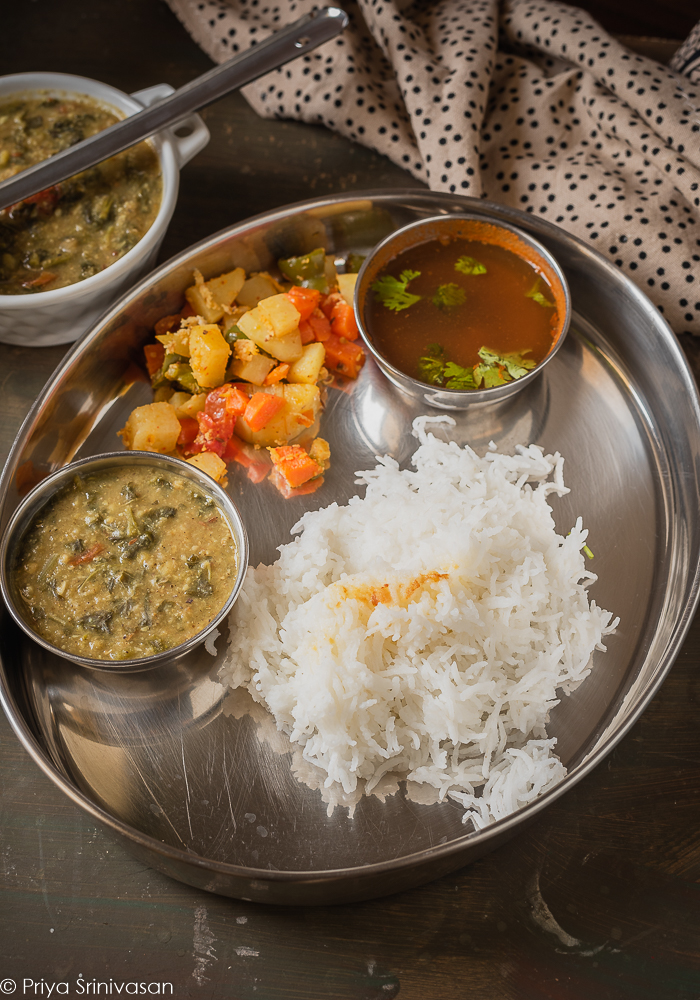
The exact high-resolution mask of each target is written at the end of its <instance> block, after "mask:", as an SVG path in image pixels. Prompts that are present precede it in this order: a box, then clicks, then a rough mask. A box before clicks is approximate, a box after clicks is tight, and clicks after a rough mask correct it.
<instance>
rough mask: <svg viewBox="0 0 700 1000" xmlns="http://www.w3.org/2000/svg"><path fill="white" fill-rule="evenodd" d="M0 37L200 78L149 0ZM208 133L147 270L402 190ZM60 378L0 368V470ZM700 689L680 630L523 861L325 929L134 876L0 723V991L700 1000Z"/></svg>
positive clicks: (197, 59) (282, 148)
mask: <svg viewBox="0 0 700 1000" xmlns="http://www.w3.org/2000/svg"><path fill="white" fill-rule="evenodd" d="M582 6H584V7H588V8H589V9H590V10H592V11H593V12H594V13H595V14H596V16H598V17H599V18H600V19H601V20H602V21H603V23H604V25H605V26H606V27H608V28H609V29H610V30H612V31H616V32H621V33H625V34H636V35H641V34H646V35H650V34H651V35H658V36H660V37H662V38H673V37H676V38H680V37H683V35H684V33H685V32H687V31H688V30H689V29H690V27H691V26H692V23H693V20H694V18H695V17H696V16H697V15H698V13H700V11H699V9H698V5H697V0H674V2H671V3H669V4H663V5H661V4H659V3H657V2H656V0H647V2H646V3H645V2H639V3H637V4H634V5H633V4H631V3H630V2H629V0H617V2H606V3H605V4H604V3H602V2H596V3H593V2H591V3H583V4H582ZM631 8H634V11H633V12H632V10H631ZM2 25H3V29H4V31H3V36H4V45H3V72H5V73H14V72H21V71H26V70H33V69H47V70H59V71H64V72H71V73H79V74H83V75H85V76H90V77H97V78H99V79H102V80H105V81H107V82H108V83H112V84H114V85H115V86H117V87H119V88H120V89H122V90H126V91H135V90H138V89H140V88H143V87H146V86H148V85H151V84H154V83H158V82H161V81H167V82H168V83H171V84H173V85H175V86H179V85H181V84H183V83H185V82H186V81H187V80H189V79H191V78H192V77H194V76H196V75H197V74H199V73H201V72H203V71H205V70H206V69H207V68H208V67H209V65H210V63H209V60H208V59H207V57H206V56H205V55H203V54H202V53H201V52H200V50H199V49H198V48H197V47H196V45H195V44H194V43H193V42H192V41H191V40H190V38H189V37H188V36H187V35H186V33H185V32H184V30H183V29H182V28H181V26H180V25H179V23H178V22H177V20H176V19H175V17H174V16H173V15H172V14H171V13H170V11H169V10H168V8H167V7H166V6H165V4H164V3H162V2H160V0H120V2H117V3H114V2H113V0H112V2H110V0H91V2H90V3H87V2H86V0H62V2H61V3H58V4H57V3H55V2H54V3H49V2H48V0H32V2H29V0H24V2H23V3H18V4H15V5H14V9H12V10H10V9H9V5H5V10H4V11H3V15H2ZM204 117H205V118H206V120H207V123H208V125H209V128H210V129H211V132H212V141H211V144H210V146H209V147H208V148H207V149H206V150H205V151H204V152H203V153H202V154H200V155H199V156H198V157H197V158H196V159H195V160H194V161H193V162H192V163H191V164H189V165H188V166H187V167H186V168H185V170H184V171H183V174H182V186H181V195H180V200H179V204H178V208H177V211H176V213H175V217H174V219H173V222H172V225H171V227H170V231H169V234H168V236H167V238H166V241H165V245H164V248H163V258H166V257H168V256H170V255H172V254H173V253H175V252H177V251H179V250H180V249H182V248H183V247H185V246H187V245H188V244H190V243H193V242H194V241H196V240H198V239H200V238H201V237H204V236H206V235H208V234H209V233H211V232H212V231H214V230H217V229H220V228H222V227H224V226H227V225H229V224H231V223H234V222H236V221H237V220H240V219H243V218H245V217H246V216H249V215H252V214H254V213H257V212H261V211H265V210H268V209H271V208H273V207H275V206H278V205H282V204H284V203H286V202H292V201H296V200H299V199H302V198H305V197H308V196H310V195H315V194H319V195H320V194H324V193H326V192H334V191H345V190H347V191H350V190H357V189H362V188H369V187H374V188H377V187H391V186H404V185H406V184H407V183H413V182H412V181H411V179H410V178H409V177H408V176H407V175H405V174H404V173H403V172H402V171H401V170H399V169H398V168H395V167H393V166H392V165H391V164H390V163H389V162H387V161H386V160H384V159H383V158H381V157H379V156H377V155H375V154H373V153H371V152H369V151H367V150H365V149H362V148H360V147H358V146H354V145H352V144H351V143H349V142H347V141H345V140H343V139H341V138H339V137H337V136H335V135H332V134H331V133H329V132H327V131H325V130H323V129H320V128H314V127H311V126H305V125H300V124H296V123H292V122H267V121H260V120H259V119H257V118H256V116H255V115H254V114H253V113H252V112H251V111H250V110H249V108H248V107H247V105H246V103H245V101H244V100H243V99H242V98H241V97H240V96H239V95H234V96H231V97H228V98H226V99H225V100H222V101H220V102H219V103H218V104H217V105H215V106H213V107H211V108H210V109H208V110H207V111H205V112H204ZM690 346H691V347H692V345H690ZM691 353H694V352H691ZM62 354H63V349H61V348H53V349H43V350H38V349H22V348H14V347H5V346H3V348H2V369H1V372H2V380H1V383H0V386H1V391H2V407H3V408H2V414H3V419H2V422H1V424H0V453H1V454H2V455H3V456H5V455H6V454H7V451H8V449H9V447H10V445H11V442H12V439H13V437H14V434H15V432H16V430H17V428H18V427H19V424H20V422H21V420H22V418H23V416H24V414H25V412H26V411H27V409H28V407H29V405H30V403H31V401H32V400H33V399H34V398H35V396H36V395H37V393H38V392H39V391H40V389H41V387H42V384H43V383H44V381H45V379H46V378H47V377H48V376H49V374H50V372H51V371H52V369H53V368H54V366H55V365H56V364H57V363H58V361H59V360H60V358H61V356H62ZM699 667H700V620H698V619H696V621H695V623H694V625H693V627H692V628H691V631H690V634H689V636H688V638H687V641H686V643H685V645H684V647H683V650H682V652H681V654H680V656H679V658H678V660H677V663H676V665H675V666H674V668H673V670H672V672H671V674H670V676H669V678H668V680H667V681H666V683H665V685H664V687H663V689H662V690H661V692H660V694H659V695H658V696H657V697H656V699H655V700H654V701H653V703H652V704H651V706H650V707H649V709H648V711H647V712H646V714H645V715H644V716H643V718H642V719H641V721H640V722H639V723H638V724H637V726H636V727H635V728H634V729H633V730H632V732H631V733H630V735H629V736H628V737H627V738H626V739H625V740H624V741H623V742H622V743H621V744H620V745H619V747H618V748H617V749H616V750H615V751H614V753H612V754H611V756H610V757H609V758H608V759H607V760H606V762H605V763H604V764H602V765H601V766H600V767H599V768H598V769H597V770H596V771H595V772H594V773H593V774H592V775H590V776H589V777H588V778H587V779H585V780H584V781H582V782H581V783H580V784H579V785H578V786H576V787H575V788H574V789H573V790H572V791H571V792H569V794H568V795H566V796H565V797H564V798H563V800H561V801H559V802H557V803H556V804H555V805H553V806H552V807H551V808H550V809H549V810H548V811H547V812H546V813H545V814H544V815H543V816H542V817H541V818H540V819H539V820H538V821H537V822H536V823H534V824H533V825H532V826H531V827H529V829H528V830H527V831H526V832H525V833H523V834H521V835H520V836H519V838H518V839H516V840H514V841H511V842H510V843H509V844H508V845H507V846H505V847H503V848H501V849H500V850H498V851H496V852H494V853H492V854H491V855H489V856H487V857H485V858H484V859H483V860H481V861H479V862H477V863H476V864H473V865H471V866H470V867H468V868H466V869H464V870H463V871H460V872H459V873H458V874H456V875H454V876H450V877H448V878H444V879H442V880H441V881H438V882H435V883H433V884H431V885H428V886H426V887H424V888H422V889H417V890H415V891H412V892H407V893H404V894H402V895H399V896H395V897H392V898H388V899H383V900H378V901H375V902H369V903H364V904H357V905H353V906H345V907H335V908H327V909H278V908H266V907H263V906H256V905H254V904H247V903H241V902H236V901H232V900H227V899H223V898H220V897H217V896H212V895H207V894H205V893H202V892H198V891H196V890H193V889H189V888H188V887H186V886H183V885H180V884H179V883H177V882H174V881H170V880H169V879H168V878H166V877H165V876H161V875H159V874H158V873H156V872H154V871H152V870H150V869H148V868H147V867H145V866H144V865H143V864H142V863H140V862H138V861H135V860H134V859H133V858H132V857H131V856H130V855H129V854H128V853H127V852H126V851H125V850H124V849H123V848H122V847H121V846H120V845H118V844H117V843H115V842H114V841H113V840H112V839H111V837H110V836H109V835H108V834H107V833H105V832H104V831H103V830H102V829H101V828H99V827H95V825H94V824H93V823H92V822H91V820H90V819H89V818H88V817H87V816H86V815H84V814H83V813H82V812H81V811H79V810H78V809H76V808H75V807H74V806H73V805H72V804H71V803H70V802H69V801H68V800H67V799H66V798H64V796H63V795H62V794H61V793H60V792H59V791H58V790H57V789H56V788H55V787H54V786H53V785H52V784H51V783H50V782H49V781H48V780H47V779H46V778H45V777H44V776H43V775H42V774H41V772H40V771H39V770H38V768H37V767H36V766H35V765H34V763H33V762H32V761H31V760H30V759H29V757H28V756H27V754H26V753H25V752H24V750H23V749H22V748H21V747H20V745H19V743H18V741H17V739H16V738H15V736H14V734H13V733H12V731H11V729H10V727H9V725H8V723H7V722H6V720H5V719H4V717H2V718H0V871H1V873H2V875H1V881H0V991H3V990H5V989H6V990H7V991H8V995H9V991H10V990H11V986H9V985H8V986H6V987H5V986H4V983H3V981H4V980H5V979H7V978H11V979H13V980H15V981H16V983H17V989H16V992H15V994H14V995H15V996H20V995H21V996H29V995H31V996H43V997H46V996H47V995H48V993H49V987H50V986H51V985H52V984H61V983H64V982H65V983H68V987H67V989H68V990H69V993H70V995H72V996H76V995H94V994H95V992H96V988H95V987H94V986H93V985H92V983H93V981H98V982H103V983H109V981H110V980H112V981H113V983H114V984H122V983H133V982H143V983H152V984H156V983H158V982H170V983H172V984H173V995H174V996H177V997H188V996H201V997H220V996H221V997H231V998H235V1000H253V998H256V997H259V998H261V1000H268V998H269V1000H272V998H275V1000H277V998H285V1000H286V998H308V1000H333V998H339V1000H340V998H342V1000H375V998H376V1000H379V998H381V997H384V998H389V997H395V996H398V995H400V996H401V997H402V1000H455V998H463V997H464V998H470V1000H500V998H514V1000H529V998H532V1000H545V998H547V1000H549V998H551V1000H555V998H556V1000H590V998H593V997H595V998H596V1000H622V998H630V1000H646V998H648V1000H666V998H668V1000H697V998H698V997H700V884H699V882H700V727H699V726H698V694H699V684H700V680H699ZM81 976H82V985H81V981H80V979H79V977H81ZM65 989H66V987H63V986H55V987H54V990H53V994H52V995H53V996H56V995H57V993H58V991H59V990H61V991H64V990H65ZM124 989H125V988H124V987H123V991H124ZM115 993H116V986H115V987H114V988H113V993H112V995H114V994H115ZM101 995H105V989H104V988H103V990H102V994H101Z"/></svg>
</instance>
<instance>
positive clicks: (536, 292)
mask: <svg viewBox="0 0 700 1000" xmlns="http://www.w3.org/2000/svg"><path fill="white" fill-rule="evenodd" d="M541 281H542V279H541V278H538V279H537V281H536V282H535V284H534V285H533V286H532V288H531V289H530V291H529V292H525V297H526V298H528V299H532V300H533V301H534V302H536V303H537V305H538V306H544V308H545V309H553V308H554V303H553V302H550V301H549V299H548V298H547V297H546V295H544V293H543V292H541V291H540V283H541Z"/></svg>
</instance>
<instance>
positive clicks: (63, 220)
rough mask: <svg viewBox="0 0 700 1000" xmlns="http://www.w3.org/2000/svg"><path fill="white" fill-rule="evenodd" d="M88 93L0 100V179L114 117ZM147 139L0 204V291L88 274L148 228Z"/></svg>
mask: <svg viewBox="0 0 700 1000" xmlns="http://www.w3.org/2000/svg"><path fill="white" fill-rule="evenodd" d="M118 120H119V119H118V118H117V117H116V115H114V114H112V113H111V112H109V111H107V110H105V108H103V107H101V106H100V105H99V104H96V103H93V102H90V101H88V100H80V101H76V100H68V99H58V98H55V97H43V98H42V97H37V98H31V99H26V100H24V99H23V100H19V99H18V100H14V101H12V102H11V103H8V104H4V105H0V181H4V180H7V179H8V178H9V177H13V176H14V175H15V174H17V173H19V171H21V170H24V169H26V168H27V167H31V166H33V165H34V164H35V163H39V161H41V160H45V159H47V157H49V156H53V155H54V154H55V153H59V152H61V150H63V149H67V148H68V146H72V145H74V144H75V143H76V142H80V141H81V140H82V139H87V138H89V137H90V136H91V135H94V134H95V133H96V132H100V131H102V129H105V128H108V127H109V126H110V125H114V124H115V123H116V122H117V121H118ZM161 189H162V184H161V174H160V164H159V163H158V157H157V155H156V153H155V150H154V149H153V148H152V147H151V146H150V145H149V143H148V142H142V143H140V144H139V145H138V146H134V147H133V148H132V149H128V150H125V152H123V153H119V154H118V155H117V156H113V157H111V159H109V160H105V161H104V162H103V163H100V164H98V165H97V166H96V167H92V168H91V169H90V170H86V171H84V173H82V174H78V175H76V176H75V177H71V178H70V179H69V180H67V181H64V182H63V183H61V184H57V185H55V186H54V187H51V188H48V189H47V190H46V191H41V192H40V193H39V194H36V195H33V196H32V197H31V198H27V199H26V200H25V201H21V202H18V203H17V204H16V205H11V206H10V207H9V208H6V209H3V210H2V211H0V294H2V295H25V294H28V293H33V292H41V291H49V290H51V289H53V288H62V287H63V286H64V285H71V284H73V283H74V282H76V281H82V279H83V278H89V277H91V276H92V275H93V274H97V273H98V272H99V271H103V270H104V269H105V268H106V267H109V265H110V264H113V263H114V261H115V260H118V258H119V257H123V256H124V254H125V253H126V252H127V250H130V249H131V248H132V247H133V246H135V245H136V243H138V241H139V240H140V239H141V237H142V236H143V235H144V234H145V233H146V232H147V231H148V229H150V227H151V225H152V224H153V221H154V219H155V217H156V215H157V214H158V209H159V207H160V201H161Z"/></svg>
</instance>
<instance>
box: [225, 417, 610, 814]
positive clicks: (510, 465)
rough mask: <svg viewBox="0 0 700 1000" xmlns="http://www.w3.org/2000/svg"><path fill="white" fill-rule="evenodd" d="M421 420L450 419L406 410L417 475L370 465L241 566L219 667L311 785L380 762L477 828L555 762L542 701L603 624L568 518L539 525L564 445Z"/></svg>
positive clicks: (541, 784) (585, 663) (573, 681)
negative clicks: (482, 441) (265, 714)
mask: <svg viewBox="0 0 700 1000" xmlns="http://www.w3.org/2000/svg"><path fill="white" fill-rule="evenodd" d="M431 423H432V424H435V423H438V424H439V423H443V424H453V423H454V421H453V420H452V418H450V417H419V418H417V420H416V421H415V422H414V430H413V433H414V434H415V435H416V437H418V439H419V442H420V445H419V447H418V449H417V451H416V452H415V454H414V456H413V459H412V464H413V466H414V470H415V471H413V470H410V469H407V470H401V469H399V467H398V465H397V463H396V462H395V461H394V460H393V459H391V458H388V457H384V458H380V459H378V465H377V467H376V468H375V469H371V470H369V471H365V472H362V473H358V476H359V478H358V480H357V482H358V483H359V484H365V485H366V487H367V489H366V494H365V497H364V498H360V497H357V496H356V497H353V498H352V499H351V500H350V501H349V503H348V504H347V506H343V507H340V506H338V504H336V503H332V504H330V506H328V507H326V508H324V509H322V510H318V511H312V512H309V513H307V514H305V515H304V516H303V517H302V518H301V520H300V521H299V522H298V524H297V525H295V527H294V528H293V529H292V533H293V534H297V537H296V538H295V539H294V540H293V541H291V542H289V543H288V544H286V545H283V546H281V547H280V549H279V552H280V556H279V558H278V559H277V561H276V562H275V563H274V564H273V565H271V566H258V567H257V568H256V569H250V570H249V571H248V575H247V578H246V581H245V584H244V587H243V589H242V591H241V594H240V596H239V598H238V602H237V605H236V607H235V609H234V611H233V613H232V615H231V620H230V648H229V653H228V655H227V657H226V660H225V662H224V664H223V666H222V668H221V671H220V676H221V679H222V681H224V682H225V683H228V684H229V685H230V686H231V687H233V688H237V687H245V688H246V689H247V690H248V691H249V692H250V694H251V696H252V697H253V698H254V699H255V700H256V701H257V702H260V703H261V704H262V705H264V706H265V707H267V708H268V709H269V711H270V712H271V713H272V714H273V716H274V718H275V721H276V723H277V727H278V728H279V729H281V730H282V731H283V732H285V733H287V735H288V736H289V738H290V739H291V740H292V741H293V742H295V743H297V744H299V745H300V746H301V747H302V748H303V756H304V758H305V759H306V760H308V761H310V762H311V763H313V764H315V765H317V766H318V767H320V768H322V770H323V771H324V772H325V773H326V775H327V777H326V779H325V785H326V786H327V787H331V786H333V785H336V783H337V785H339V786H342V788H343V790H344V791H345V792H346V793H347V792H353V791H354V790H356V789H357V788H358V782H360V786H359V787H362V785H363V784H364V790H365V792H369V791H371V790H372V788H373V787H374V786H375V785H376V784H377V782H378V781H380V779H381V778H382V776H383V775H385V774H386V773H387V772H392V773H393V774H396V775H398V776H399V777H401V778H406V779H408V780H410V781H414V782H420V783H428V784H430V785H432V786H433V787H434V788H436V789H437V790H438V792H439V796H440V798H441V799H442V798H444V797H445V796H446V795H449V796H451V797H452V798H453V799H454V800H456V801H457V802H459V803H460V804H461V805H462V806H463V807H464V809H465V815H464V820H465V822H466V821H467V820H468V819H471V820H472V821H473V823H474V825H475V827H477V828H479V827H482V826H484V825H486V824H487V823H489V822H492V821H493V820H497V819H501V818H502V817H504V816H507V815H508V814H509V813H511V812H513V811H514V810H516V809H518V808H519V807H520V806H523V805H525V804H526V803H528V802H530V801H532V799H534V798H535V797H536V796H538V795H540V794H541V793H542V792H543V791H544V790H545V789H547V788H549V787H550V786H551V785H553V784H554V783H555V782H557V781H559V780H561V778H562V777H563V776H564V775H565V773H566V769H565V767H564V766H563V765H562V763H561V762H560V761H559V759H558V758H557V757H556V755H555V754H554V744H555V743H556V740H554V739H548V738H547V734H546V731H545V724H546V722H547V719H548V715H549V712H550V710H551V709H552V707H553V706H554V705H556V704H557V703H558V699H557V691H558V690H559V691H561V692H564V693H566V694H568V693H569V692H571V691H572V690H573V689H574V688H576V687H577V686H578V685H579V684H580V683H581V681H583V680H584V678H585V677H586V676H587V675H588V673H589V672H590V657H591V654H592V652H593V650H594V649H600V650H603V649H605V647H604V645H603V644H602V639H603V636H605V635H606V634H609V633H610V632H612V631H613V630H614V628H615V626H616V625H617V620H616V621H615V622H611V619H612V615H611V613H610V612H608V611H603V610H601V609H600V608H598V607H596V604H595V602H594V601H591V602H590V603H589V600H588V595H587V592H586V588H587V586H588V585H589V584H590V583H591V582H592V581H594V580H595V579H596V577H595V576H594V574H592V573H590V572H589V571H588V570H586V568H585V565H584V558H583V555H582V553H581V549H582V547H583V546H584V544H585V540H586V536H587V532H586V530H585V529H584V528H583V526H582V523H581V519H580V518H579V519H578V520H577V522H576V524H575V526H574V527H573V528H572V530H571V532H570V533H569V534H568V535H567V536H566V537H565V538H563V537H561V536H560V535H557V533H556V531H555V526H554V520H553V518H552V511H551V508H550V506H549V504H548V502H547V498H548V495H549V494H550V493H552V492H554V493H557V494H560V495H561V494H564V493H567V492H568V490H567V488H566V487H565V486H564V481H563V478H562V466H563V459H562V458H561V456H560V455H558V454H555V455H544V454H543V450H542V448H539V447H537V446H535V445H530V446H528V447H518V449H517V453H516V454H515V455H503V454H499V453H498V452H496V451H495V446H493V445H492V450H491V451H490V452H488V453H487V454H486V455H485V457H484V458H479V457H478V455H476V454H475V452H474V451H472V449H471V448H469V447H464V448H462V447H460V446H459V445H457V444H456V443H455V442H450V443H446V442H444V441H441V440H439V439H437V438H436V437H435V436H434V435H433V434H431V433H429V432H428V430H427V426H428V425H429V424H431ZM531 484H532V485H531Z"/></svg>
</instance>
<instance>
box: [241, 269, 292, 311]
mask: <svg viewBox="0 0 700 1000" xmlns="http://www.w3.org/2000/svg"><path fill="white" fill-rule="evenodd" d="M281 291H282V288H281V286H280V285H279V283H278V282H276V281H275V279H274V278H273V277H272V276H271V275H269V274H267V272H265V271H261V272H260V273H259V274H253V275H252V276H251V277H250V278H248V280H247V281H245V282H244V283H243V286H242V288H241V290H240V292H239V293H238V295H237V296H236V302H237V303H238V305H239V306H250V307H251V308H252V307H253V306H257V304H258V302H260V300H261V299H266V298H268V297H269V296H270V295H276V294H277V292H281Z"/></svg>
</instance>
